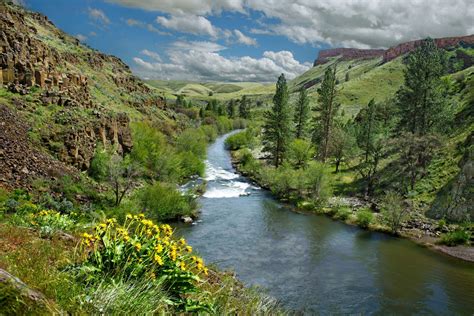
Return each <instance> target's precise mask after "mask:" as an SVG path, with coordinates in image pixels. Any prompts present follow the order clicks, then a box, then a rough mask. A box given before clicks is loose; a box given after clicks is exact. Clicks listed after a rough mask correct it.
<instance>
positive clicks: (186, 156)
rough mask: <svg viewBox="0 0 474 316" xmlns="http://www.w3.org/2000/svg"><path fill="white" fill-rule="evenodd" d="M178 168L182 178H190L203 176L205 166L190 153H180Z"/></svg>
mask: <svg viewBox="0 0 474 316" xmlns="http://www.w3.org/2000/svg"><path fill="white" fill-rule="evenodd" d="M179 158H180V166H179V167H180V168H181V173H182V176H183V177H186V178H187V177H190V176H193V175H200V176H202V175H204V169H205V168H206V165H205V164H204V162H203V161H202V159H200V158H199V157H197V156H196V155H195V154H194V153H192V152H182V153H180V154H179Z"/></svg>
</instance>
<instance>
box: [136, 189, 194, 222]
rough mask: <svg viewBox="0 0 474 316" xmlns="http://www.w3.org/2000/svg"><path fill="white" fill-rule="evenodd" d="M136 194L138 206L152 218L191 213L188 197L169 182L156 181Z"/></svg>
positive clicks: (168, 217) (165, 217) (170, 217)
mask: <svg viewBox="0 0 474 316" xmlns="http://www.w3.org/2000/svg"><path fill="white" fill-rule="evenodd" d="M138 194H139V200H140V207H141V208H142V209H144V210H145V211H146V212H147V214H148V215H149V216H150V217H151V218H153V219H156V220H164V219H173V218H177V217H178V216H181V215H191V214H192V211H193V210H192V209H191V204H190V201H189V199H188V198H187V197H186V196H183V195H182V194H181V193H180V192H179V191H177V190H176V187H175V186H173V185H171V184H166V183H159V182H156V183H154V184H152V185H149V186H147V187H145V188H144V189H142V190H141V191H140V192H139V193H138Z"/></svg>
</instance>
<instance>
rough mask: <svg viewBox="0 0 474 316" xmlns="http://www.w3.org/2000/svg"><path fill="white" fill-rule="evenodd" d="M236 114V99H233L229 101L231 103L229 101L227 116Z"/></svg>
mask: <svg viewBox="0 0 474 316" xmlns="http://www.w3.org/2000/svg"><path fill="white" fill-rule="evenodd" d="M235 114H236V113H235V100H234V99H232V100H230V101H229V103H227V116H228V117H230V118H234V117H235Z"/></svg>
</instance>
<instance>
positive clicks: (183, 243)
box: [179, 238, 186, 246]
mask: <svg viewBox="0 0 474 316" xmlns="http://www.w3.org/2000/svg"><path fill="white" fill-rule="evenodd" d="M179 243H180V244H181V245H183V246H184V245H186V239H184V238H181V239H180V240H179Z"/></svg>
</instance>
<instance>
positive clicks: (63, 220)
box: [11, 210, 76, 237]
mask: <svg viewBox="0 0 474 316" xmlns="http://www.w3.org/2000/svg"><path fill="white" fill-rule="evenodd" d="M74 215H75V214H74V213H72V216H74ZM72 216H71V215H68V214H61V213H59V212H57V211H54V210H42V211H40V212H36V213H17V214H15V215H13V216H12V217H11V221H12V222H13V223H15V224H17V225H20V226H26V227H32V228H35V229H37V230H38V232H39V234H40V236H41V237H52V236H53V235H54V234H55V233H57V232H60V231H69V230H72V229H73V228H74V227H75V225H76V221H75V220H74V219H73V218H72Z"/></svg>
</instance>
